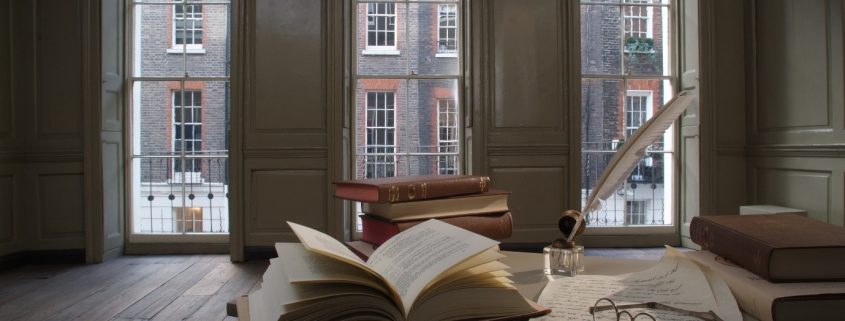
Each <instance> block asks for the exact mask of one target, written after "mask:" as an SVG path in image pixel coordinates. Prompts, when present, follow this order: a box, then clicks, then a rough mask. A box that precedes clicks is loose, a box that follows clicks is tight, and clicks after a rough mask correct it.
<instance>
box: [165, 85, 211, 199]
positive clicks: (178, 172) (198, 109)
mask: <svg viewBox="0 0 845 321" xmlns="http://www.w3.org/2000/svg"><path fill="white" fill-rule="evenodd" d="M171 92H172V95H171V99H170V102H171V107H172V108H171V111H172V112H173V122H172V126H173V127H172V129H173V130H172V133H173V135H172V136H171V144H170V145H171V149H172V150H173V154H174V155H176V154H181V150H182V149H184V148H185V146H186V144H185V143H186V142H188V141H190V142H191V150H185V155H196V154H198V153H201V151H202V147H200V149H196V143H200V145H202V143H203V141H202V100H203V99H202V96H203V91H202V90H199V89H185V90H173V91H171ZM195 94H198V95H199V97H200V104H199V105H196V104H195V103H194V102H195V101H196V98H197V96H195ZM188 95H191V105H190V106H185V100H186V99H185V98H186V97H188ZM180 96H181V99H179V100H180V102H181V105H177V104H176V98H177V97H180ZM177 108H181V110H179V111H177ZM177 112H181V115H180V117H179V118H180V120H181V122H178V121H176V113H177ZM188 115H191V116H190V119H191V121H190V122H185V118H186V116H188ZM197 115H199V116H200V117H199V118H200V121H197ZM180 125H181V127H179V126H180ZM196 126H199V129H200V137H199V138H197V136H196V133H194V132H192V133H191V138H190V139H186V138H185V134H187V133H188V130H187V128H188V127H190V128H191V130H192V131H193V130H194V128H196ZM180 128H181V130H180ZM177 135H178V136H179V137H180V138H177V137H176V136H177ZM177 146H179V148H178V149H177V148H176V147H177ZM177 162H178V164H182V162H185V166H184V168H183V167H182V166H177ZM187 164H192V165H191V166H188V165H187ZM172 170H173V181H175V182H179V183H190V184H202V183H203V180H202V161H201V160H200V159H197V158H185V159H175V160H174V161H173V168H172Z"/></svg>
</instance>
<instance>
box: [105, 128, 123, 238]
mask: <svg viewBox="0 0 845 321" xmlns="http://www.w3.org/2000/svg"><path fill="white" fill-rule="evenodd" d="M120 140H121V133H119V132H117V133H115V132H103V134H102V142H101V146H102V156H103V187H104V188H103V197H102V202H103V211H102V213H103V237H104V243H103V250H104V251H105V252H108V251H111V250H116V249H119V248H120V247H121V246H122V245H123V237H124V234H123V231H124V229H123V227H124V224H123V222H124V214H125V213H124V205H123V199H124V198H123V193H124V184H123V171H122V168H123V166H121V164H123V149H122V148H121V147H122V144H121V141H120Z"/></svg>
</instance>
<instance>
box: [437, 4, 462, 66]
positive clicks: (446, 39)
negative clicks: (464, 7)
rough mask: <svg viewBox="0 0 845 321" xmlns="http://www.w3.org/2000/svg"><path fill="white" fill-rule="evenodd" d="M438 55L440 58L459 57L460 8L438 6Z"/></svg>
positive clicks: (447, 5) (452, 5) (448, 5)
mask: <svg viewBox="0 0 845 321" xmlns="http://www.w3.org/2000/svg"><path fill="white" fill-rule="evenodd" d="M438 8H439V10H438V14H437V16H438V19H437V27H438V32H437V53H438V55H437V56H438V57H457V52H458V6H457V5H454V4H441V5H438Z"/></svg>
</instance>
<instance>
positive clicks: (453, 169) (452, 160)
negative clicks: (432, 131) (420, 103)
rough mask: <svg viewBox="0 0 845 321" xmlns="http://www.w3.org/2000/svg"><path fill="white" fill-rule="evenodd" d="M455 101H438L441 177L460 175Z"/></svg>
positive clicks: (438, 169)
mask: <svg viewBox="0 0 845 321" xmlns="http://www.w3.org/2000/svg"><path fill="white" fill-rule="evenodd" d="M457 115H458V113H457V110H455V100H454V99H439V100H437V126H438V129H439V133H438V134H439V143H438V152H439V153H440V154H441V155H440V156H438V157H437V158H438V159H437V172H438V173H439V174H440V175H456V174H458V118H457Z"/></svg>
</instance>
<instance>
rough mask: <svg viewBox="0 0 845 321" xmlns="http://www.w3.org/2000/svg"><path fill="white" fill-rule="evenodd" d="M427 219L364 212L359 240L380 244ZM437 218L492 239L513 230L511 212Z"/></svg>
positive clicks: (508, 233)
mask: <svg viewBox="0 0 845 321" xmlns="http://www.w3.org/2000/svg"><path fill="white" fill-rule="evenodd" d="M427 220H428V218H425V219H418V220H410V221H390V220H387V219H384V218H381V217H378V216H374V215H369V214H364V215H362V216H361V224H362V234H361V240H362V241H364V242H367V243H370V244H374V245H381V244H382V243H384V242H385V241H387V240H388V239H390V238H391V237H393V236H394V235H396V234H399V233H400V232H402V231H404V230H407V229H409V228H411V227H413V226H415V225H417V224H420V223H423V222H425V221H427ZM439 220H441V221H443V222H446V223H449V224H452V225H454V226H457V227H460V228H463V229H465V230H468V231H471V232H474V233H477V234H480V235H483V236H486V237H488V238H491V239H494V240H501V239H506V238H508V237H510V236H511V233H512V232H513V218H512V216H511V212H503V213H492V214H475V215H462V216H455V217H444V218H439Z"/></svg>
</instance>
